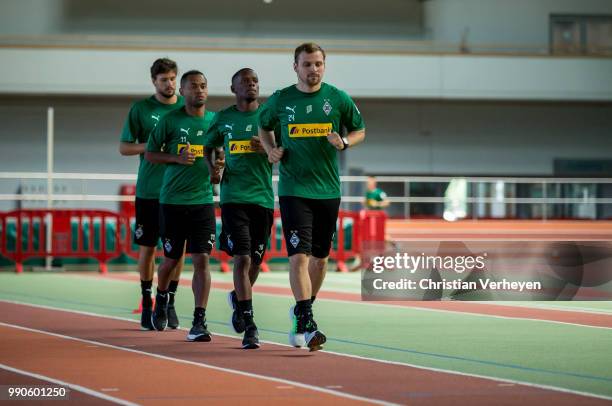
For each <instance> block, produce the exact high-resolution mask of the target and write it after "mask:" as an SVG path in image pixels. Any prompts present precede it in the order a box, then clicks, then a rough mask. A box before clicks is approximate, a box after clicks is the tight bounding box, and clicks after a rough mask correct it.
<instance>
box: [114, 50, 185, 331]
mask: <svg viewBox="0 0 612 406" xmlns="http://www.w3.org/2000/svg"><path fill="white" fill-rule="evenodd" d="M176 75H177V66H176V62H174V61H172V60H170V59H167V58H161V59H157V60H156V61H155V62H153V65H152V66H151V81H152V82H153V86H154V87H155V94H154V95H153V96H151V97H148V98H146V99H143V100H140V101H137V102H136V103H134V104H133V105H132V107H131V109H130V112H129V114H128V118H127V120H126V121H125V125H124V127H123V132H122V134H121V140H120V143H119V152H120V153H121V155H139V156H140V166H139V167H138V178H137V181H136V203H135V205H136V224H135V227H134V243H135V244H138V245H139V246H140V249H139V252H138V273H139V274H140V290H141V293H142V313H141V315H140V327H141V329H143V330H153V326H152V325H151V310H152V300H151V289H152V285H153V272H154V265H155V247H156V246H157V243H158V241H159V191H160V189H161V184H162V179H163V176H164V169H165V166H164V165H157V164H153V163H151V162H149V161H147V160H146V159H144V153H145V149H146V145H147V141H148V139H149V135H150V133H151V131H152V130H153V129H154V128H155V126H156V125H157V123H158V122H159V120H160V119H161V117H162V116H163V115H165V114H166V113H168V112H170V111H173V110H176V109H179V108H181V107H183V104H184V103H183V98H182V97H181V96H177V95H176V94H175V90H176ZM182 269H183V260H181V261H179V262H178V263H177V266H176V268H175V270H174V272H173V274H172V277H171V279H172V280H171V281H170V285H169V287H168V293H169V294H170V299H169V302H168V327H170V328H173V329H175V328H178V326H179V319H178V317H177V315H176V310H175V308H174V296H175V294H176V290H177V288H178V281H179V279H180V276H181V271H182Z"/></svg>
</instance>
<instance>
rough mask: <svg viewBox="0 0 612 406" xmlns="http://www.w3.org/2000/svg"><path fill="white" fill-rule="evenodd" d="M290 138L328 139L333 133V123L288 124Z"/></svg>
mask: <svg viewBox="0 0 612 406" xmlns="http://www.w3.org/2000/svg"><path fill="white" fill-rule="evenodd" d="M288 128H289V137H290V138H304V137H326V136H327V134H329V133H330V132H332V124H331V123H314V124H288Z"/></svg>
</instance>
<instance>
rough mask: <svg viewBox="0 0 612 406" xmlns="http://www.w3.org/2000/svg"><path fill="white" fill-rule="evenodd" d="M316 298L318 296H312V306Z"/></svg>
mask: <svg viewBox="0 0 612 406" xmlns="http://www.w3.org/2000/svg"><path fill="white" fill-rule="evenodd" d="M316 298H317V297H316V296H310V304H313V303H314V301H315V299H316Z"/></svg>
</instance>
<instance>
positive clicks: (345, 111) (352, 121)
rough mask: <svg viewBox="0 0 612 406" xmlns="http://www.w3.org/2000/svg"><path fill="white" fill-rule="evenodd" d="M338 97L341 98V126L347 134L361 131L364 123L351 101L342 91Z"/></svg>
mask: <svg viewBox="0 0 612 406" xmlns="http://www.w3.org/2000/svg"><path fill="white" fill-rule="evenodd" d="M340 97H341V98H342V112H341V113H342V124H343V125H344V126H345V127H346V129H347V130H348V132H351V131H358V130H363V129H364V128H365V123H364V122H363V118H362V117H361V112H360V111H359V109H358V108H357V106H356V105H355V102H354V101H353V99H351V97H350V96H349V95H348V94H346V92H343V91H340Z"/></svg>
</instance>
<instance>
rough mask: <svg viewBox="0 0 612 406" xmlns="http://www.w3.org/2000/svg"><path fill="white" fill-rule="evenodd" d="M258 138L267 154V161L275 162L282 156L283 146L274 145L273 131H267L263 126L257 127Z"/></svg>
mask: <svg viewBox="0 0 612 406" xmlns="http://www.w3.org/2000/svg"><path fill="white" fill-rule="evenodd" d="M259 140H260V141H261V144H262V145H263V148H264V150H265V151H266V154H268V161H270V162H271V163H273V164H275V163H277V162H279V161H280V160H281V158H282V157H283V153H284V150H283V147H278V148H277V147H276V140H275V138H274V131H267V130H264V129H263V128H261V127H260V128H259Z"/></svg>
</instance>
